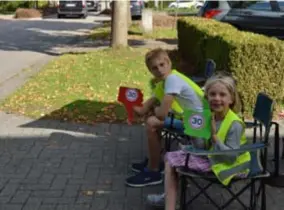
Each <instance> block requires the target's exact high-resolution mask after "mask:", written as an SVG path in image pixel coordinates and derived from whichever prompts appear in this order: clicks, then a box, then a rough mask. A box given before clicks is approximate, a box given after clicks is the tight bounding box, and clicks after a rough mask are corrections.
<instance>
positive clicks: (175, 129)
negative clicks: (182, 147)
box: [161, 112, 190, 152]
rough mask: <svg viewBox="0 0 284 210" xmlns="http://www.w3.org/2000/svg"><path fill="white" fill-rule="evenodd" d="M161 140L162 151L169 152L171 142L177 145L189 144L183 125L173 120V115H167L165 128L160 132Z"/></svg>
mask: <svg viewBox="0 0 284 210" xmlns="http://www.w3.org/2000/svg"><path fill="white" fill-rule="evenodd" d="M161 135H162V139H163V140H164V151H165V152H169V151H170V150H171V146H172V144H173V142H177V143H181V142H183V143H185V144H189V143H190V137H189V136H187V135H185V134H184V127H183V123H182V121H180V120H177V119H175V115H174V113H171V112H170V113H169V117H168V118H167V121H165V127H164V128H163V130H162V133H161Z"/></svg>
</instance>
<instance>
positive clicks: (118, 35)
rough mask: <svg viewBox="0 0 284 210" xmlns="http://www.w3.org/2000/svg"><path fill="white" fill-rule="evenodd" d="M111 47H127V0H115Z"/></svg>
mask: <svg viewBox="0 0 284 210" xmlns="http://www.w3.org/2000/svg"><path fill="white" fill-rule="evenodd" d="M113 3H114V4H113V14H112V29H111V47H126V46H127V45H128V43H127V41H128V40H127V30H128V27H127V19H128V18H127V16H128V15H127V14H128V12H127V1H120V0H116V1H113Z"/></svg>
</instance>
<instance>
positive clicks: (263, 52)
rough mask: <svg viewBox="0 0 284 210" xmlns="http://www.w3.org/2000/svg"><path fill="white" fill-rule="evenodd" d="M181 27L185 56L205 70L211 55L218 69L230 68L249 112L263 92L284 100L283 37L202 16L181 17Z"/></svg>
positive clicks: (182, 49) (281, 100) (181, 45)
mask: <svg viewBox="0 0 284 210" xmlns="http://www.w3.org/2000/svg"><path fill="white" fill-rule="evenodd" d="M177 30H178V47H179V51H180V53H181V55H182V57H183V59H185V60H190V61H191V62H193V63H194V65H195V67H196V69H199V70H202V71H204V70H203V69H204V64H205V61H206V59H207V58H211V59H213V60H214V61H215V62H216V66H217V70H226V71H229V72H230V73H232V75H233V76H234V77H235V79H237V81H238V88H239V91H240V93H241V96H242V98H243V101H244V103H245V111H246V113H249V114H250V113H251V111H252V107H253V106H254V103H255V99H256V95H257V93H259V92H265V93H266V94H268V95H270V96H271V97H272V98H273V99H275V100H276V102H278V103H280V102H283V96H284V45H283V42H282V41H280V40H278V39H276V38H269V37H266V36H263V35H259V34H254V33H250V32H242V31H239V30H237V29H236V28H234V27H233V26H231V25H229V24H226V23H221V22H218V21H215V20H211V19H205V18H199V17H188V18H181V19H179V20H178V24H177Z"/></svg>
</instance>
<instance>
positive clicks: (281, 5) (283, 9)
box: [278, 1, 284, 12]
mask: <svg viewBox="0 0 284 210" xmlns="http://www.w3.org/2000/svg"><path fill="white" fill-rule="evenodd" d="M278 5H279V9H280V11H281V12H284V1H278Z"/></svg>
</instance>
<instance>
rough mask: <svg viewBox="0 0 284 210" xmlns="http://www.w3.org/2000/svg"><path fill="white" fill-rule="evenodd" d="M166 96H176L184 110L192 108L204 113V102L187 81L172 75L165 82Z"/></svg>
mask: <svg viewBox="0 0 284 210" xmlns="http://www.w3.org/2000/svg"><path fill="white" fill-rule="evenodd" d="M164 91H165V94H175V100H176V101H177V102H178V103H179V104H180V106H181V108H182V109H186V108H190V109H193V110H196V111H203V105H202V101H201V100H200V98H199V97H198V95H197V94H196V93H195V91H194V90H193V88H192V87H191V86H189V85H188V84H187V83H186V81H184V80H183V79H182V78H180V77H179V76H177V75H175V74H170V75H169V76H167V78H166V80H165V87H164Z"/></svg>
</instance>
